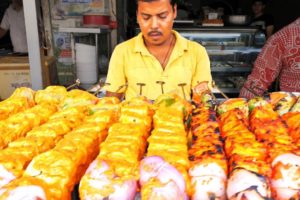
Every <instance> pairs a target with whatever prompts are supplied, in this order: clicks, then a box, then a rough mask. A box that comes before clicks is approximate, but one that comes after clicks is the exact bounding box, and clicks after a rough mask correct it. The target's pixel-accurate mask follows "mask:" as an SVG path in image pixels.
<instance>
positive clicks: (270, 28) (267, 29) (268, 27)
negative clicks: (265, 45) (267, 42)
mask: <svg viewBox="0 0 300 200" xmlns="http://www.w3.org/2000/svg"><path fill="white" fill-rule="evenodd" d="M273 31H274V26H273V25H270V26H267V28H266V38H267V39H268V38H269V37H270V36H271V35H272V34H273Z"/></svg>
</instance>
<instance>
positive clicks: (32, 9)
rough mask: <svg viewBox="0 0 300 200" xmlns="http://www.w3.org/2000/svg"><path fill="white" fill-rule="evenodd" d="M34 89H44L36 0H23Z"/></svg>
mask: <svg viewBox="0 0 300 200" xmlns="http://www.w3.org/2000/svg"><path fill="white" fill-rule="evenodd" d="M23 8H24V17H25V26H26V37H27V45H28V55H29V66H30V77H31V83H32V89H34V90H40V89H43V76H42V74H43V73H42V62H41V51H40V41H39V32H38V18H37V8H36V1H35V0H26V1H25V0H23Z"/></svg>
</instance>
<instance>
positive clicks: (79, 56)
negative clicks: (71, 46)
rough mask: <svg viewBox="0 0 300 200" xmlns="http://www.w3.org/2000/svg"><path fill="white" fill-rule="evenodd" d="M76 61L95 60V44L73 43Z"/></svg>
mask: <svg viewBox="0 0 300 200" xmlns="http://www.w3.org/2000/svg"><path fill="white" fill-rule="evenodd" d="M75 52H76V56H75V57H76V63H77V62H85V63H87V62H96V46H93V45H88V44H81V43H76V44H75Z"/></svg>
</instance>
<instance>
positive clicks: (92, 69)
mask: <svg viewBox="0 0 300 200" xmlns="http://www.w3.org/2000/svg"><path fill="white" fill-rule="evenodd" d="M96 66H97V65H96V63H76V74H77V78H79V80H80V82H81V83H83V84H94V83H96V82H97V80H98V73H97V67H96Z"/></svg>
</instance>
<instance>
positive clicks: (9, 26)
mask: <svg viewBox="0 0 300 200" xmlns="http://www.w3.org/2000/svg"><path fill="white" fill-rule="evenodd" d="M8 30H10V38H11V41H12V45H13V48H14V52H22V53H27V52H28V49H27V39H26V30H25V19H24V11H23V1H22V0H12V3H11V5H10V6H9V7H8V8H7V9H6V11H5V13H4V16H3V18H2V21H1V25H0V38H2V37H3V36H4V35H5V34H6V33H7V31H8Z"/></svg>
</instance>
